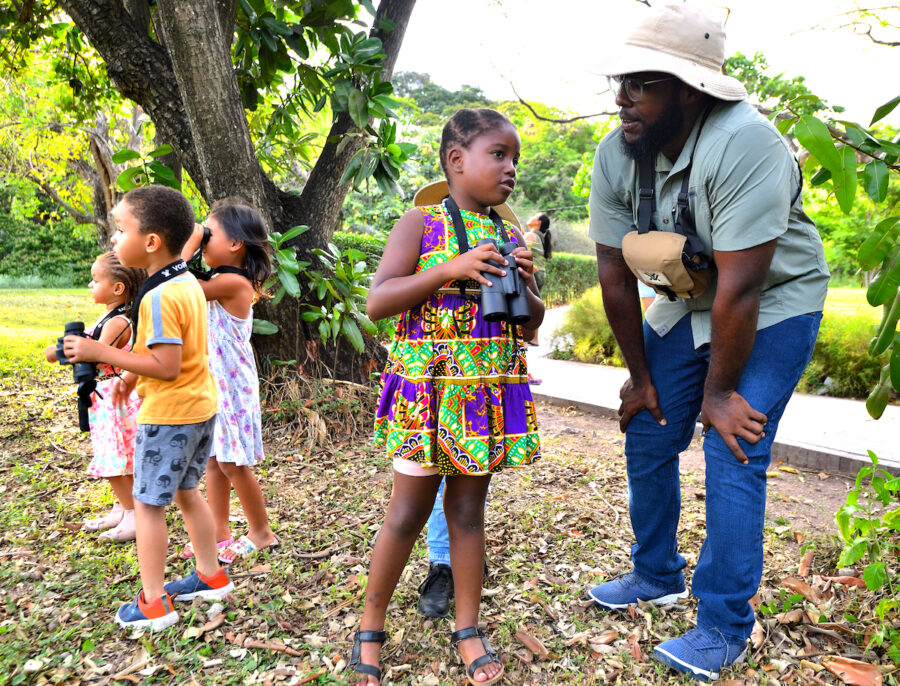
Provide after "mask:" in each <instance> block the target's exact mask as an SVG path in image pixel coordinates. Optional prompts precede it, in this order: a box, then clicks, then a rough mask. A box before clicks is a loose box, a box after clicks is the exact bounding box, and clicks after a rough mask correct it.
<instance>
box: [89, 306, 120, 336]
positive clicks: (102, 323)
mask: <svg viewBox="0 0 900 686" xmlns="http://www.w3.org/2000/svg"><path fill="white" fill-rule="evenodd" d="M127 316H128V303H122V304H121V305H119V306H118V307H114V308H113V309H111V310H110V311H109V312H107V313H106V314H105V315H103V319H101V320H100V321H99V322H97V324H96V325H95V326H94V329H93V330H92V331H91V339H93V340H95V341H99V340H100V333H101V332H102V331H103V327H104V326H106V324H107V323H108V322H109V320H110V319H115V318H116V317H127Z"/></svg>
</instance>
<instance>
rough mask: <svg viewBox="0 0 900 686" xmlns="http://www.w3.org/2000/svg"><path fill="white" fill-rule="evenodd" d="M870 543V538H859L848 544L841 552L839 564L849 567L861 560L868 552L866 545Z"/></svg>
mask: <svg viewBox="0 0 900 686" xmlns="http://www.w3.org/2000/svg"><path fill="white" fill-rule="evenodd" d="M868 543H869V539H867V538H858V539H856V540H855V541H854V542H853V543H851V544H850V545H848V546H846V547H845V548H844V550H843V551H842V552H841V557H840V559H839V560H838V566H839V567H849V566H850V565H852V564H855V563H856V562H858V561H859V560H861V559H862V557H863V555H865V554H866V549H867V548H866V546H867V544H868Z"/></svg>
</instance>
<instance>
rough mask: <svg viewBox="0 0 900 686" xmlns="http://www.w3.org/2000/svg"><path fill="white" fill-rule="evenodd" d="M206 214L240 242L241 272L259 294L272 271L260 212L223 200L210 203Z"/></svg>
mask: <svg viewBox="0 0 900 686" xmlns="http://www.w3.org/2000/svg"><path fill="white" fill-rule="evenodd" d="M209 216H210V217H215V218H216V221H218V222H219V224H221V225H222V228H223V229H224V230H225V234H226V235H227V236H228V237H229V238H230V239H231V240H234V241H240V242H242V243H243V244H244V271H246V272H247V278H248V279H249V280H250V283H251V284H252V285H253V290H254V291H256V293H257V295H263V294H264V293H263V284H264V283H265V282H266V280H267V279H268V278H269V276H270V275H271V274H272V260H271V258H270V257H269V239H268V232H267V231H266V222H265V220H264V219H263V217H262V215H261V214H260V213H259V212H258V211H257V210H255V209H254V208H252V207H250V206H249V205H245V204H243V203H240V202H235V201H233V200H228V199H225V200H220V201H218V202H216V203H215V204H214V205H213V206H212V208H211V209H210V211H209Z"/></svg>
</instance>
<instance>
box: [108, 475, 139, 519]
mask: <svg viewBox="0 0 900 686" xmlns="http://www.w3.org/2000/svg"><path fill="white" fill-rule="evenodd" d="M107 481H109V485H110V488H112V490H113V493H115V494H116V500H118V501H119V502H120V503H122V507H123V508H125V509H126V510H133V509H134V496H133V495H132V494H131V491H132V489H133V488H134V477H133V476H132V475H131V474H124V475H123V476H110V477H108V478H107Z"/></svg>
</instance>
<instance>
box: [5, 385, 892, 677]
mask: <svg viewBox="0 0 900 686" xmlns="http://www.w3.org/2000/svg"><path fill="white" fill-rule="evenodd" d="M67 380H68V378H67V377H65V376H64V375H63V374H61V373H56V372H53V373H51V372H47V373H43V374H41V375H40V376H39V378H34V377H32V378H30V380H27V381H26V380H10V379H8V378H7V379H4V380H2V382H0V397H2V409H0V412H2V417H0V418H2V424H0V426H2V427H3V428H2V429H0V456H2V460H0V475H2V478H0V499H2V505H0V508H2V509H0V526H2V530H0V601H2V602H0V663H2V665H3V668H2V670H0V684H6V683H35V684H47V683H87V684H106V683H117V684H125V683H178V684H192V683H196V684H243V683H269V684H275V683H285V684H303V683H323V684H324V683H345V682H346V679H347V676H348V675H347V673H346V669H345V668H346V662H347V659H348V655H349V648H350V642H349V637H350V636H351V634H352V632H353V630H354V629H355V627H356V626H357V624H358V621H359V614H360V611H361V608H362V602H363V593H364V589H365V574H366V571H367V565H368V559H369V555H370V553H371V549H372V543H373V541H374V538H375V535H376V534H377V532H378V528H379V522H380V518H381V516H382V514H383V512H384V510H385V507H386V505H387V502H388V499H389V496H390V488H391V479H390V468H389V462H388V460H386V459H385V458H384V457H383V456H382V455H381V454H379V453H378V452H376V451H375V450H374V449H373V448H372V446H371V445H370V443H369V441H368V440H367V439H366V437H364V436H360V437H356V438H354V437H352V436H350V435H348V434H346V433H341V432H339V431H335V430H333V429H330V430H329V431H328V432H327V433H328V434H329V436H330V439H331V442H330V443H326V445H324V446H323V445H319V446H318V447H316V448H313V449H312V450H308V449H306V446H309V445H312V444H314V443H315V442H316V441H313V440H307V438H308V437H307V438H304V437H303V436H299V434H298V431H299V429H297V428H296V427H294V426H291V427H290V428H289V430H278V429H277V428H272V427H268V428H267V430H266V434H267V437H268V438H269V439H270V440H269V442H268V444H267V446H266V448H267V454H268V455H269V458H268V459H267V461H266V463H265V464H264V465H263V466H262V468H261V469H260V470H259V476H260V481H261V483H262V485H263V489H264V492H265V495H266V498H267V501H268V503H269V511H270V516H271V519H272V523H273V528H275V529H276V531H277V533H278V536H279V538H280V539H281V542H282V544H281V548H280V549H279V550H278V551H277V552H263V553H260V554H257V555H255V556H253V557H251V558H247V559H243V560H239V561H238V562H237V563H236V564H235V565H233V567H232V572H231V574H232V578H233V579H234V581H235V583H236V585H237V588H236V590H235V592H234V594H233V595H232V596H230V597H229V598H228V599H227V602H226V603H224V604H222V603H219V604H211V603H203V602H200V601H195V602H194V603H193V604H191V605H186V606H183V609H181V617H182V621H181V622H180V623H179V624H177V625H176V626H175V627H174V628H172V629H169V630H166V631H164V632H160V633H158V634H150V633H142V632H135V633H131V632H128V631H122V630H120V629H118V628H117V627H115V625H114V624H113V623H112V616H113V613H114V612H115V610H116V608H117V607H118V605H119V604H120V603H122V602H123V601H126V600H128V599H130V598H131V597H132V596H133V594H134V593H135V592H136V591H137V588H138V584H139V581H138V577H137V559H136V554H135V549H134V546H133V544H126V545H115V544H108V545H104V544H103V542H102V541H100V540H98V539H97V537H96V535H93V534H90V533H88V532H85V531H82V530H81V522H82V521H83V519H85V518H86V517H88V516H91V515H93V514H94V513H96V512H98V511H102V510H104V509H105V508H107V507H109V506H110V504H111V496H110V494H109V492H108V488H107V487H106V486H105V484H104V483H102V482H99V481H96V480H91V479H87V478H85V477H84V468H85V466H86V464H87V461H88V460H89V451H90V444H89V441H88V440H87V437H86V436H84V435H81V434H78V433H77V431H76V430H75V429H74V427H75V425H76V418H75V413H74V396H73V393H72V390H73V389H72V387H71V385H69V384H67V383H65V382H66V381H67ZM283 408H284V405H283V404H282V409H283ZM307 409H308V408H307ZM281 414H282V415H283V414H284V412H283V411H282V413H281ZM306 414H310V413H309V412H307V413H306ZM282 419H283V417H282ZM314 419H315V424H316V426H315V428H314V430H313V433H314V434H322V433H323V424H322V422H323V421H324V419H323V418H322V417H320V416H319V415H318V414H316V416H315V417H314ZM539 421H540V423H541V427H542V439H543V452H544V459H543V460H542V461H541V462H540V463H538V464H537V465H535V466H534V467H532V468H529V469H526V470H514V471H508V472H506V473H503V474H501V475H499V476H497V477H495V479H494V481H493V484H492V488H491V493H490V496H489V505H488V510H487V547H488V550H487V554H488V562H489V566H490V574H489V576H488V577H487V579H486V580H485V590H484V604H483V612H482V620H483V622H484V624H485V626H486V628H487V632H488V635H489V636H490V638H491V640H492V642H493V645H494V646H495V648H497V649H498V650H499V651H500V652H501V654H502V659H503V661H504V662H505V663H506V667H505V670H506V681H505V683H510V684H556V683H565V684H595V683H610V684H685V683H690V682H689V680H688V679H686V678H684V677H680V676H675V675H673V674H672V673H671V672H669V671H667V670H666V669H664V668H663V667H661V666H660V665H658V664H656V663H655V662H653V661H652V659H650V654H651V652H652V648H653V646H654V645H655V644H656V643H658V642H659V641H662V640H665V639H666V638H670V637H672V636H676V635H678V634H680V633H683V632H684V631H685V630H687V629H689V628H691V627H692V626H693V619H694V617H695V613H696V602H695V601H694V600H693V599H692V600H689V601H685V602H683V603H681V604H679V605H676V606H672V607H668V608H657V607H655V606H646V607H639V608H636V609H634V610H633V611H631V612H601V611H598V610H597V609H595V608H594V607H592V605H591V604H590V603H589V602H587V601H586V600H585V596H584V591H585V589H586V588H588V587H589V586H591V585H593V584H595V583H597V582H599V581H601V580H603V579H605V578H608V577H610V576H613V575H615V574H617V573H620V572H623V571H627V570H628V569H629V567H630V565H629V551H630V546H631V543H632V539H631V532H630V525H629V523H628V513H627V492H626V483H625V475H624V457H623V455H622V449H623V442H624V441H623V436H622V435H621V433H619V431H618V428H617V426H616V424H615V423H613V422H611V421H609V420H606V419H601V418H598V417H595V416H592V415H587V414H584V413H582V412H580V411H577V410H574V409H571V408H559V407H555V406H553V405H550V404H546V403H542V404H539ZM340 425H341V422H338V423H337V424H336V426H340ZM320 437H321V436H320ZM770 475H771V477H772V478H770V480H769V506H768V512H767V518H766V522H767V524H766V531H765V537H766V558H765V570H764V576H763V583H762V586H761V588H760V592H759V594H758V597H757V599H756V602H757V603H758V604H759V605H761V608H760V611H759V612H758V613H757V616H758V617H759V625H758V627H757V633H756V634H755V636H754V641H755V644H754V647H753V648H752V649H751V650H750V654H749V659H748V662H747V663H746V664H744V665H741V666H737V667H735V668H733V669H731V670H728V671H727V672H726V673H725V674H724V675H723V679H725V681H724V682H723V683H726V684H730V685H731V686H734V685H735V684H757V683H759V684H769V685H773V686H774V685H776V684H812V683H817V684H836V683H860V684H877V683H882V682H883V683H887V684H892V683H897V682H896V675H895V674H894V673H893V670H894V666H893V665H892V663H891V662H890V661H889V660H888V658H887V657H886V656H885V655H884V654H883V651H882V650H881V649H879V648H873V649H870V650H866V649H865V648H866V644H867V643H868V641H869V639H870V638H871V637H872V635H873V634H874V632H876V631H877V629H878V628H879V624H878V622H877V621H876V620H875V619H874V616H873V613H872V608H873V607H874V605H875V603H876V602H877V600H878V598H877V597H875V596H873V594H871V593H869V592H868V591H867V590H866V589H865V588H864V587H860V585H859V583H860V582H859V581H858V580H857V579H855V578H849V579H848V578H843V579H842V580H840V581H838V580H834V579H832V580H829V579H827V578H826V577H835V576H840V577H848V576H853V575H855V574H856V573H857V572H856V570H840V574H839V573H838V572H839V570H836V569H835V561H836V560H837V557H838V554H839V550H840V547H839V544H838V542H837V541H836V539H835V538H834V536H833V533H832V532H833V531H834V524H833V522H834V520H833V513H834V511H835V510H836V509H837V507H838V506H839V505H840V504H841V503H843V502H844V497H845V493H846V491H847V489H848V488H849V481H848V480H847V479H846V478H844V477H841V476H837V475H826V474H813V473H803V472H800V471H796V470H793V469H792V468H790V467H784V466H780V465H773V466H772V471H771V472H770ZM682 486H683V500H684V504H683V514H682V520H681V529H680V534H679V540H680V545H681V549H682V552H683V554H684V555H685V557H686V558H687V560H688V563H689V566H688V572H690V570H691V569H692V567H693V565H694V564H695V562H696V558H697V553H698V551H699V548H700V543H701V541H702V537H703V532H704V501H703V459H702V452H700V450H699V446H698V445H697V444H696V443H695V444H693V445H692V446H691V448H690V449H689V450H688V451H687V452H686V453H685V455H684V457H683V460H682ZM235 511H236V512H238V513H239V508H238V506H237V502H236V501H235ZM169 526H170V535H171V539H172V540H171V542H170V554H171V556H170V558H169V565H168V567H167V577H168V578H172V577H174V576H176V575H182V574H185V573H187V572H189V571H190V567H189V563H185V562H182V561H180V560H178V559H177V556H176V553H177V551H179V550H180V549H181V546H182V545H183V544H184V543H185V541H186V537H185V533H184V529H183V526H182V524H181V521H180V518H179V517H178V515H177V512H176V510H175V509H174V508H171V509H170V511H169ZM244 526H245V523H244V522H243V521H241V519H240V516H239V515H238V516H236V517H235V521H234V522H233V531H234V532H235V533H236V534H237V533H242V532H243V531H244ZM426 567H427V561H426V557H425V548H424V537H423V538H422V539H420V544H419V545H417V547H416V549H415V550H414V552H413V557H412V560H411V562H410V564H409V565H408V566H407V568H406V570H405V571H404V573H403V576H402V578H401V582H400V585H399V587H398V589H397V592H396V594H395V597H394V601H393V603H392V605H391V608H390V611H389V615H388V624H387V627H386V628H387V631H388V641H387V644H386V645H385V647H384V649H383V650H382V666H383V668H384V671H385V673H386V678H385V680H384V683H389V682H390V683H396V684H430V685H436V684H460V683H464V682H465V677H464V673H463V670H462V667H461V665H460V664H459V662H458V659H457V658H456V656H455V654H454V653H453V652H452V651H451V649H450V647H449V638H450V632H451V631H452V625H451V623H450V621H448V620H426V619H424V618H422V617H420V616H418V615H417V614H416V611H415V605H416V599H417V591H416V587H417V585H418V584H419V583H420V582H421V580H422V578H423V577H424V575H425V572H426ZM858 663H860V664H858ZM826 665H827V667H828V668H827V669H826ZM829 669H830V670H832V671H829ZM867 670H868V671H867ZM832 672H834V673H832ZM835 674H841V675H842V676H840V677H839V676H835Z"/></svg>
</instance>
